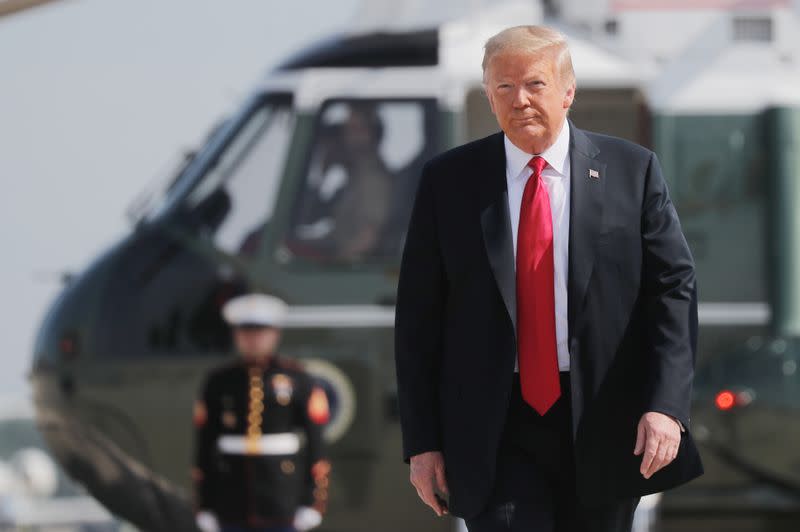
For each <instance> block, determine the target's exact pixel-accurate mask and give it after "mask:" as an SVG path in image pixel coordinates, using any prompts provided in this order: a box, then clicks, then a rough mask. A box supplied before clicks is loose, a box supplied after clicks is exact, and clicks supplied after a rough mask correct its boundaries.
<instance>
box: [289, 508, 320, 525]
mask: <svg viewBox="0 0 800 532" xmlns="http://www.w3.org/2000/svg"><path fill="white" fill-rule="evenodd" d="M321 522H322V514H321V513H319V512H318V511H316V510H315V509H314V508H311V507H310V506H301V507H300V508H298V509H297V511H296V512H295V513H294V527H295V528H296V529H297V530H300V531H303V530H310V529H312V528H314V527H315V526H319V524H320V523H321Z"/></svg>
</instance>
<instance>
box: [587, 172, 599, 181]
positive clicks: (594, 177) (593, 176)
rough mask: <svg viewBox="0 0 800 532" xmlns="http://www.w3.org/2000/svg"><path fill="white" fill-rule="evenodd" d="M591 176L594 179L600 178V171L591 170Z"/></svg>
mask: <svg viewBox="0 0 800 532" xmlns="http://www.w3.org/2000/svg"><path fill="white" fill-rule="evenodd" d="M589 177H591V178H592V179H600V173H599V172H598V171H597V170H589Z"/></svg>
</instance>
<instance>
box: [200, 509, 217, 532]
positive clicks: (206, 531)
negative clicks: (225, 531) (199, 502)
mask: <svg viewBox="0 0 800 532" xmlns="http://www.w3.org/2000/svg"><path fill="white" fill-rule="evenodd" d="M194 519H195V523H197V528H199V529H200V530H202V531H203V532H219V522H217V516H215V515H214V514H213V513H211V512H207V511H205V510H204V511H202V512H197V515H196V516H195V518H194Z"/></svg>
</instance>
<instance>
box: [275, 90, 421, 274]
mask: <svg viewBox="0 0 800 532" xmlns="http://www.w3.org/2000/svg"><path fill="white" fill-rule="evenodd" d="M434 113H435V103H434V102H433V101H432V100H431V101H428V100H391V101H386V100H357V101H352V100H348V101H342V100H338V101H331V102H328V103H327V104H326V105H324V106H323V107H322V109H321V111H320V114H319V117H318V120H317V129H316V132H315V137H314V141H313V145H312V148H311V152H310V157H309V163H308V167H307V171H306V177H305V182H304V184H303V186H302V188H301V190H300V194H299V195H298V197H297V200H296V203H295V205H294V209H293V211H292V218H291V223H290V227H289V232H288V234H287V235H286V238H285V246H284V247H283V249H282V251H283V252H284V253H283V256H284V257H285V258H286V260H285V262H290V261H292V260H295V259H301V260H305V261H312V262H324V263H327V264H331V263H345V264H358V263H370V262H378V263H386V262H389V261H394V260H396V259H398V258H399V255H400V253H401V248H402V239H403V236H404V234H405V229H406V225H407V223H408V218H409V216H410V212H411V206H412V203H413V195H414V191H415V189H416V184H417V181H418V179H419V174H420V171H421V168H422V164H423V163H424V161H425V160H426V159H427V158H429V157H430V156H431V155H432V154H433V152H434V150H435V149H436V147H435V146H433V145H432V144H433V142H432V141H431V140H430V139H434V138H435V135H434V134H433V131H432V128H433V127H434V126H433V124H435V121H434V118H435V117H434Z"/></svg>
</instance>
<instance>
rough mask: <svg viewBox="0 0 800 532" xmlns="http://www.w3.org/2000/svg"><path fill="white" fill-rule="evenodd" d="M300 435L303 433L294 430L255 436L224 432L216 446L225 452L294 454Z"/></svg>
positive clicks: (298, 448) (299, 442)
mask: <svg viewBox="0 0 800 532" xmlns="http://www.w3.org/2000/svg"><path fill="white" fill-rule="evenodd" d="M301 436H303V435H301V434H297V433H295V432H277V433H273V434H262V435H261V436H256V437H252V436H240V435H234V434H225V435H223V436H220V437H219V439H218V440H217V448H219V450H220V451H221V452H223V453H225V454H249V455H273V454H296V453H297V452H298V451H299V450H300V446H301V445H302V443H303V438H301Z"/></svg>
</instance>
